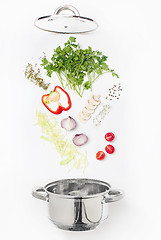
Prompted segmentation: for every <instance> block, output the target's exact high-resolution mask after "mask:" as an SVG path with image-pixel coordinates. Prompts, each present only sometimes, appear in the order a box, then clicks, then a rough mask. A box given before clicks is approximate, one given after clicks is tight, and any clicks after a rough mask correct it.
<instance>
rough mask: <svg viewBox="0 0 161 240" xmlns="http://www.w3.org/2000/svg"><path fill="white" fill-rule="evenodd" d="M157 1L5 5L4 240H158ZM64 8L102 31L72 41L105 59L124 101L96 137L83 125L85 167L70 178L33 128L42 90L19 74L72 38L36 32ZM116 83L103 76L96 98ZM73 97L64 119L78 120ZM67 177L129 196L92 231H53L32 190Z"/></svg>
mask: <svg viewBox="0 0 161 240" xmlns="http://www.w3.org/2000/svg"><path fill="white" fill-rule="evenodd" d="M159 2H160V1H157V0H153V1H149V0H146V1H144V0H135V1H131V0H130V1H129V0H122V1H118V0H114V1H105V0H99V1H92V0H88V1H85V0H82V1H78V0H75V1H74V0H72V1H50V0H46V1H41V0H39V1H38V0H36V1H33V0H32V1H31V0H28V1H19V0H15V1H11V0H6V1H3V2H1V9H0V25H1V28H0V31H1V37H0V66H1V77H0V81H1V87H0V88H1V94H0V100H1V117H0V136H1V151H0V153H1V159H0V180H1V197H0V226H1V230H0V237H1V239H3V240H9V239H16V240H20V239H23V240H28V239H39V240H41V239H42V240H43V239H46V240H50V239H53V238H54V239H62V240H64V239H67V240H68V239H70V240H74V239H78V240H79V239H82V238H83V239H88V240H89V239H98V238H101V239H105V238H106V239H111V240H113V239H114V240H116V239H120V240H129V239H130V240H133V239H135V240H136V239H137V240H142V239H146V240H148V239H149V240H150V239H160V238H161V228H160V225H161V220H160V219H161V217H160V215H161V207H160V199H161V194H160V182H161V174H160V161H161V158H160V153H161V152H160V149H161V147H160V135H161V127H160V122H161V117H160V116H161V115H160V86H161V84H160V81H161V77H160V62H161V61H160V56H161V35H160V23H161V15H160V6H159ZM61 4H72V5H74V6H75V7H77V8H78V10H79V11H80V13H81V15H83V16H88V17H91V18H94V19H95V20H96V21H97V22H98V23H99V26H100V27H99V29H98V30H97V31H95V32H93V33H90V34H84V35H77V36H76V37H77V39H78V41H79V42H80V43H81V44H82V46H83V47H87V46H88V45H90V46H92V47H93V48H94V49H99V50H102V51H103V53H104V54H106V55H108V56H109V64H110V66H111V67H113V68H114V69H115V70H116V72H117V73H118V74H119V76H120V80H119V81H120V82H121V83H122V87H123V94H122V97H121V99H120V100H119V102H118V103H117V104H115V105H114V106H113V108H112V111H111V113H110V115H109V116H108V117H107V118H106V121H105V123H104V124H103V125H102V126H101V127H100V128H97V129H96V128H93V125H92V122H91V124H90V123H89V124H88V128H89V130H90V131H89V132H88V135H89V138H90V141H89V143H88V145H87V147H88V161H89V166H88V167H87V169H86V171H85V173H82V171H76V170H75V171H74V170H73V171H71V172H70V173H68V172H67V169H66V168H63V167H60V166H59V161H60V157H59V156H58V155H57V154H56V152H55V150H54V148H53V147H52V146H51V145H50V144H48V143H45V142H44V141H42V140H40V131H39V130H38V128H37V127H36V126H35V125H34V124H35V112H36V109H37V106H38V105H39V102H40V98H41V95H42V92H41V91H40V89H39V88H38V87H36V86H34V85H33V84H32V83H30V82H29V81H28V80H26V79H25V77H24V73H23V70H24V67H25V66H26V64H27V63H28V61H30V59H31V58H32V57H35V58H38V57H39V56H41V55H42V52H43V51H49V52H52V51H53V49H54V48H55V47H57V46H58V45H62V44H63V43H64V42H65V41H66V40H67V38H68V36H64V35H63V36H62V35H56V34H50V33H47V32H43V31H40V30H38V29H36V28H35V27H34V26H33V21H34V20H35V18H38V17H40V16H44V15H48V14H52V13H53V12H54V10H55V9H56V8H57V7H58V6H60V5H61ZM108 79H109V82H108ZM55 81H56V80H55ZM105 81H106V83H105ZM112 81H113V79H112V78H111V76H110V75H106V76H104V77H102V79H99V80H98V81H97V83H96V84H95V86H94V92H95V93H100V92H101V93H102V95H103V96H105V93H106V89H107V90H108V88H109V87H111V84H112ZM72 94H73V95H72ZM70 95H71V98H73V108H72V109H73V110H72V109H71V111H70V114H71V115H72V114H73V115H75V114H76V111H75V110H77V108H78V107H79V108H80V109H81V107H82V106H83V103H84V101H85V98H86V94H85V96H84V98H83V100H82V102H81V103H80V102H78V101H79V97H77V96H76V95H75V94H74V93H73V92H70ZM87 95H88V94H87ZM78 105H79V106H78ZM67 114H68V113H63V114H62V116H61V117H65V116H67ZM78 130H79V131H82V132H87V127H86V126H82V125H79V126H78ZM108 131H113V132H114V133H115V134H116V140H115V142H114V145H115V147H116V152H115V154H113V155H111V156H108V157H107V158H106V159H105V160H104V161H102V162H98V161H97V160H96V159H95V153H96V150H102V149H103V148H104V146H105V144H106V142H105V140H104V134H105V133H106V132H108ZM71 177H88V178H90V177H91V178H97V179H100V180H105V181H107V182H110V183H111V185H112V186H113V187H114V188H121V189H123V190H124V191H125V194H126V197H125V198H124V199H123V200H122V201H120V202H117V203H114V204H111V205H110V217H109V219H108V220H107V221H106V222H105V223H104V224H103V225H101V226H100V227H99V228H98V229H96V230H94V231H89V232H80V233H79V232H77V233H76V232H65V231H61V230H59V229H57V228H56V227H55V226H54V225H53V224H52V223H51V222H50V221H49V220H48V218H47V206H46V203H45V202H43V201H39V200H36V199H34V198H33V197H32V196H31V190H32V188H33V187H35V186H37V185H42V186H44V185H45V184H46V183H48V182H50V181H53V180H56V179H61V178H71ZM62 214H63V213H62Z"/></svg>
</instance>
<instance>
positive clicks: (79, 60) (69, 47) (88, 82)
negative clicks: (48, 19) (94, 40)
mask: <svg viewBox="0 0 161 240" xmlns="http://www.w3.org/2000/svg"><path fill="white" fill-rule="evenodd" d="M106 61H107V56H104V55H103V54H102V52H100V51H93V50H92V48H91V47H88V48H87V49H81V48H80V45H79V43H76V38H74V37H69V40H68V41H67V42H66V43H65V44H64V48H61V47H60V46H59V47H57V48H56V49H55V50H54V54H53V56H52V58H51V61H48V60H47V58H46V57H44V58H43V59H42V64H41V65H42V66H43V67H44V69H45V70H46V71H47V76H49V77H51V75H52V73H53V72H55V73H56V74H57V76H58V78H59V80H60V82H61V85H62V87H63V88H67V87H68V89H72V90H75V91H76V92H77V93H78V94H79V96H80V97H82V95H83V93H84V90H87V89H91V90H92V84H93V83H94V82H95V81H96V79H97V78H98V77H99V76H101V75H102V74H104V73H107V72H110V73H111V74H112V76H113V77H117V78H118V77H119V76H118V75H117V74H116V73H115V72H114V70H112V69H110V68H109V66H108V65H107V64H106Z"/></svg>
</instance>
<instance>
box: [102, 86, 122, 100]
mask: <svg viewBox="0 0 161 240" xmlns="http://www.w3.org/2000/svg"><path fill="white" fill-rule="evenodd" d="M121 91H122V88H121V84H120V83H118V84H114V85H113V87H112V88H109V94H108V95H107V96H106V99H108V98H109V99H110V101H111V100H113V99H114V98H115V99H119V98H120V92H121Z"/></svg>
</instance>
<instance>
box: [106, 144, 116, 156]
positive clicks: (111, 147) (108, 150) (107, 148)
mask: <svg viewBox="0 0 161 240" xmlns="http://www.w3.org/2000/svg"><path fill="white" fill-rule="evenodd" d="M105 150H106V152H107V153H109V154H112V153H114V151H115V148H114V147H113V146H112V145H107V146H106V147H105Z"/></svg>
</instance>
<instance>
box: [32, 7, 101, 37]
mask: <svg viewBox="0 0 161 240" xmlns="http://www.w3.org/2000/svg"><path fill="white" fill-rule="evenodd" d="M65 10H68V11H70V12H71V14H66V13H65V14H63V13H62V12H63V11H65ZM34 24H35V26H36V27H37V28H39V29H41V30H44V31H48V32H53V33H64V34H75V33H85V32H91V31H93V30H95V29H97V28H98V24H97V23H96V22H95V21H94V20H93V19H91V18H87V17H82V16H80V14H79V12H78V10H77V9H76V8H75V7H73V6H71V5H63V6H60V7H58V8H57V9H56V10H55V12H54V14H53V15H49V16H44V17H40V18H38V19H36V20H35V22H34Z"/></svg>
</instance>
